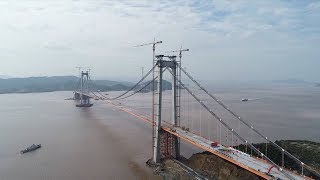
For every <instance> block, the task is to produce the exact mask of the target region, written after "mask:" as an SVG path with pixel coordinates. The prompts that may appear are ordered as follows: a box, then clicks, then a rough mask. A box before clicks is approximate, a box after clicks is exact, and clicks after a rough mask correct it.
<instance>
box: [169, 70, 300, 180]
mask: <svg viewBox="0 0 320 180" xmlns="http://www.w3.org/2000/svg"><path fill="white" fill-rule="evenodd" d="M169 72H170V71H169ZM180 84H181V86H183V88H185V89H186V90H187V91H188V92H189V93H190V94H191V96H193V98H194V99H196V101H198V103H200V105H201V106H202V107H204V108H205V109H206V110H207V111H208V112H209V113H210V114H211V115H212V116H213V117H214V118H215V119H217V120H218V121H220V123H221V124H222V125H223V126H224V127H225V128H226V129H228V130H229V131H231V132H232V133H233V134H234V135H235V136H237V137H238V138H239V139H240V140H242V141H243V142H247V141H246V140H245V139H244V138H243V137H241V136H240V135H239V134H238V133H237V132H235V131H234V129H232V128H231V127H230V126H229V125H228V124H227V123H225V122H224V121H223V120H222V119H221V118H220V117H219V116H218V115H217V114H215V113H214V112H213V111H212V110H211V109H209V107H208V106H207V105H205V104H204V103H203V102H202V101H201V100H200V99H199V98H198V97H197V96H196V95H195V94H194V93H193V92H192V91H190V89H189V88H187V87H186V86H185V85H184V84H183V83H182V82H181V81H180ZM249 146H250V147H251V148H252V149H253V150H254V151H255V152H256V153H257V154H260V155H261V156H263V157H264V159H265V160H267V161H268V162H269V163H271V164H272V165H274V166H275V167H276V168H277V169H278V170H279V171H280V172H281V173H282V174H283V175H285V176H286V177H287V178H289V179H292V180H294V178H293V177H291V176H290V175H289V174H288V173H287V172H285V171H284V170H283V169H282V168H281V167H279V166H278V165H277V164H276V163H274V162H273V161H272V160H271V159H269V158H268V157H266V156H264V154H263V153H261V152H260V151H259V150H258V149H257V148H255V147H254V146H253V145H251V144H249Z"/></svg>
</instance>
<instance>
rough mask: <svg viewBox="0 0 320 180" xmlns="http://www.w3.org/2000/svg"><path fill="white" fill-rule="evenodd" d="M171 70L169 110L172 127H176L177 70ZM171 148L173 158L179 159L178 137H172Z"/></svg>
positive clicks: (173, 68)
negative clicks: (170, 103)
mask: <svg viewBox="0 0 320 180" xmlns="http://www.w3.org/2000/svg"><path fill="white" fill-rule="evenodd" d="M171 69H172V74H173V75H172V83H171V84H172V88H171V89H172V90H171V92H172V95H171V98H172V99H171V102H172V105H171V108H172V110H171V112H172V115H171V116H172V118H171V119H172V122H171V123H172V124H173V125H174V126H178V125H179V124H178V114H177V111H178V108H179V107H177V100H178V99H177V96H178V95H177V70H176V68H175V67H172V68H171ZM171 143H172V146H173V151H174V152H173V153H174V154H173V155H174V156H175V158H177V159H179V157H180V143H179V138H178V137H176V136H172V142H171Z"/></svg>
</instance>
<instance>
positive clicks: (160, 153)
mask: <svg viewBox="0 0 320 180" xmlns="http://www.w3.org/2000/svg"><path fill="white" fill-rule="evenodd" d="M163 57H169V59H170V61H164V60H163ZM156 58H157V59H158V61H157V63H156V67H155V68H156V69H155V71H156V72H157V76H158V81H157V92H156V95H157V98H155V100H156V101H155V103H156V110H155V111H154V112H155V113H157V114H153V116H154V117H155V121H154V124H153V126H154V128H153V138H154V140H153V157H152V160H153V162H154V163H159V162H160V160H161V158H164V157H174V158H179V157H180V147H179V146H180V143H179V138H178V137H176V136H174V135H172V134H170V133H168V132H165V131H163V130H162V129H161V121H162V119H161V118H162V115H161V113H162V80H163V79H162V78H163V69H164V68H169V69H170V70H171V71H172V74H173V77H172V114H171V116H172V122H171V123H172V125H173V126H174V127H175V126H178V113H177V110H178V108H179V107H178V106H177V97H178V95H177V70H176V69H177V64H176V61H175V56H163V55H158V56H156Z"/></svg>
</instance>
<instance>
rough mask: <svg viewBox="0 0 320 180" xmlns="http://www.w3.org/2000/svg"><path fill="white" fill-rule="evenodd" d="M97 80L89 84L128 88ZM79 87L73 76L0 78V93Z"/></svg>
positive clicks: (108, 89)
mask: <svg viewBox="0 0 320 180" xmlns="http://www.w3.org/2000/svg"><path fill="white" fill-rule="evenodd" d="M125 84H126V85H125ZM125 84H122V83H121V82H116V81H108V80H99V81H93V84H90V86H91V87H92V88H93V89H95V90H98V89H99V90H101V91H117V90H126V89H129V87H130V86H128V83H125ZM77 87H79V78H78V77H75V76H53V77H28V78H9V79H0V93H1V94H3V93H31V92H52V91H73V90H76V89H77Z"/></svg>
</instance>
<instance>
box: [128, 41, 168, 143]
mask: <svg viewBox="0 0 320 180" xmlns="http://www.w3.org/2000/svg"><path fill="white" fill-rule="evenodd" d="M161 43H162V41H156V38H154V39H153V42H151V43H146V44H140V45H136V46H134V47H141V46H148V45H152V67H154V66H155V64H156V63H157V62H156V60H155V52H156V44H161ZM154 78H155V71H154V70H153V72H152V79H154ZM152 87H153V88H152V122H153V123H154V120H155V117H154V114H155V113H154V112H155V109H154V104H155V92H154V89H155V83H154V81H153V83H152ZM153 127H154V126H153ZM152 140H154V138H152Z"/></svg>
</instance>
